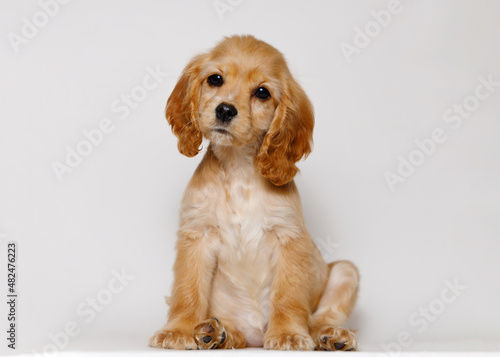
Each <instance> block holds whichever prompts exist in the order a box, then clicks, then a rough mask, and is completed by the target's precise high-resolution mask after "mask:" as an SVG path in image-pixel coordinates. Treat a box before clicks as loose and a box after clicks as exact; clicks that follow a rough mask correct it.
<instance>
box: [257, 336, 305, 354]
mask: <svg viewBox="0 0 500 357" xmlns="http://www.w3.org/2000/svg"><path fill="white" fill-rule="evenodd" d="M264 348H265V349H266V350H287V351H290V350H295V351H311V350H313V349H314V341H313V339H312V338H311V336H307V335H301V334H286V333H283V334H277V335H270V336H269V337H267V338H266V339H265V341H264Z"/></svg>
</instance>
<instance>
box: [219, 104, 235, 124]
mask: <svg viewBox="0 0 500 357" xmlns="http://www.w3.org/2000/svg"><path fill="white" fill-rule="evenodd" d="M236 114H238V111H237V110H236V108H235V107H234V105H231V104H226V103H220V104H219V105H218V106H217V108H215V116H216V117H217V119H219V120H220V121H221V122H223V123H225V122H228V121H230V120H231V119H233V118H234V117H235V116H236Z"/></svg>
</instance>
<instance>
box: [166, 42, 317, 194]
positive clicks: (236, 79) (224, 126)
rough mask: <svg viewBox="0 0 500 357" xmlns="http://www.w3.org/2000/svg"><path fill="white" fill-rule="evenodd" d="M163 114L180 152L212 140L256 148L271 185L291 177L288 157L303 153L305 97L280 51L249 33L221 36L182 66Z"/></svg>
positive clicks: (308, 139) (308, 133)
mask: <svg viewBox="0 0 500 357" xmlns="http://www.w3.org/2000/svg"><path fill="white" fill-rule="evenodd" d="M166 116H167V120H168V121H169V123H170V124H171V126H172V130H173V132H174V134H175V135H176V136H177V137H178V138H179V143H178V148H179V151H180V152H181V153H183V154H184V155H186V156H195V155H196V154H197V153H198V152H199V151H200V145H201V142H202V138H203V137H205V138H207V139H208V140H210V142H211V143H212V145H216V146H217V145H220V146H241V145H245V144H249V143H255V144H256V145H258V146H259V151H258V153H257V155H256V158H255V160H256V162H257V164H258V166H259V168H260V169H261V173H262V175H263V176H264V177H266V178H268V179H269V180H270V181H271V182H272V183H273V184H275V185H283V184H285V183H287V182H289V181H291V180H292V179H293V177H294V176H295V174H296V173H297V171H298V169H297V167H296V166H295V163H296V162H297V161H298V160H300V159H301V158H302V157H303V156H305V155H307V154H309V152H310V150H311V148H310V145H311V143H312V130H313V126H314V116H313V111H312V106H311V103H310V102H309V100H308V98H307V96H306V95H305V93H304V91H303V90H302V88H301V87H300V86H299V85H298V84H297V82H296V81H295V80H294V79H293V77H292V76H291V74H290V71H289V69H288V67H287V65H286V62H285V60H284V58H283V56H282V54H281V53H280V52H279V51H278V50H276V49H275V48H274V47H272V46H270V45H268V44H267V43H265V42H263V41H259V40H257V39H255V38H254V37H252V36H233V37H229V38H225V39H224V40H223V41H222V42H221V43H219V44H218V45H217V46H216V47H215V48H214V49H213V50H212V51H211V52H210V53H207V54H202V55H199V56H197V57H195V58H194V59H193V60H192V61H191V62H190V63H189V64H188V65H187V66H186V68H185V69H184V71H183V74H182V75H181V77H180V79H179V81H178V83H177V85H176V86H175V88H174V90H173V92H172V94H171V95H170V98H169V99H168V101H167V108H166Z"/></svg>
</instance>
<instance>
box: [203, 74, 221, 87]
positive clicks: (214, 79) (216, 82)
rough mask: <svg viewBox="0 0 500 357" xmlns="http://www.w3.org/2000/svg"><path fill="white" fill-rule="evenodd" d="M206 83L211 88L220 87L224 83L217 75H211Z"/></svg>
mask: <svg viewBox="0 0 500 357" xmlns="http://www.w3.org/2000/svg"><path fill="white" fill-rule="evenodd" d="M207 82H208V84H209V85H211V86H212V87H220V86H221V85H222V83H224V80H223V79H222V76H219V75H218V74H212V75H211V76H210V77H208V79H207Z"/></svg>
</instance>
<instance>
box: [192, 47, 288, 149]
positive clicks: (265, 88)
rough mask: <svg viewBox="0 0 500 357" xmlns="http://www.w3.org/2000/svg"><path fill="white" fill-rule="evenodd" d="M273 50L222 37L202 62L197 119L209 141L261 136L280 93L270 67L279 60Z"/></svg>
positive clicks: (227, 142) (224, 142)
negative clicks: (241, 44)
mask: <svg viewBox="0 0 500 357" xmlns="http://www.w3.org/2000/svg"><path fill="white" fill-rule="evenodd" d="M273 52H274V51H270V49H269V48H267V47H265V46H263V45H259V46H255V47H252V48H244V49H239V48H238V47H234V46H231V43H230V42H229V43H228V42H226V43H223V44H222V45H221V46H219V47H218V48H216V50H215V51H214V52H212V54H211V56H210V58H209V60H208V61H207V62H206V63H205V64H204V65H203V67H202V70H201V72H200V81H201V82H202V84H201V90H200V104H199V112H200V116H199V121H198V124H199V128H200V130H201V132H202V133H203V135H204V136H205V137H206V138H207V139H209V140H210V141H211V142H212V143H213V144H214V145H223V146H229V145H236V146H241V145H244V144H248V143H251V142H254V141H256V140H262V138H263V136H264V134H265V133H266V132H267V131H268V129H269V127H270V125H271V122H272V120H273V117H274V113H275V110H276V108H277V106H278V104H279V102H280V101H281V98H282V87H281V78H280V71H278V70H276V69H278V68H280V66H281V65H282V64H283V63H280V57H279V56H276V54H275V53H273ZM269 61H271V62H274V63H267V62H269Z"/></svg>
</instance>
